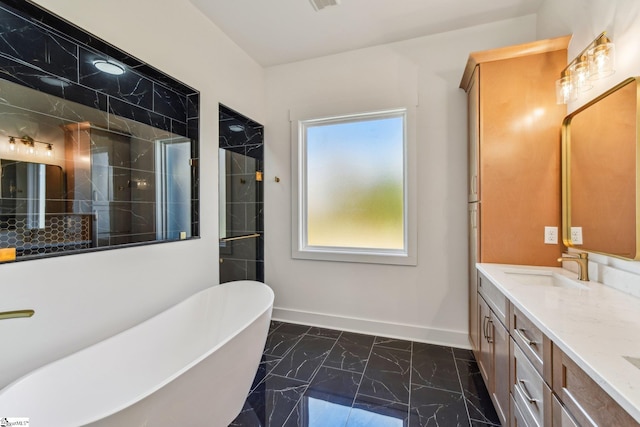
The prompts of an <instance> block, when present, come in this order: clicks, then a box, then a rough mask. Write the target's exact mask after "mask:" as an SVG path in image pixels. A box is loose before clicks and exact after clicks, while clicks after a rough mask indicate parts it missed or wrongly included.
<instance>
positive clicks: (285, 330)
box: [264, 323, 309, 357]
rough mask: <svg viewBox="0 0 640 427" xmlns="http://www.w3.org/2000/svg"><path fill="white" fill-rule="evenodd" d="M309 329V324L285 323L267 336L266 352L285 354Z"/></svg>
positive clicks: (273, 354) (275, 354) (277, 354)
mask: <svg viewBox="0 0 640 427" xmlns="http://www.w3.org/2000/svg"><path fill="white" fill-rule="evenodd" d="M308 330H309V326H301V325H294V324H291V323H284V324H282V325H280V326H278V329H276V330H275V331H273V332H272V333H271V334H269V335H268V336H267V342H266V344H265V346H264V354H269V355H272V356H280V357H281V356H284V355H285V354H287V352H288V351H289V350H291V348H292V347H293V346H294V345H295V344H296V343H297V342H298V341H299V340H300V338H302V336H303V335H304V334H305V333H306V332H307V331H308Z"/></svg>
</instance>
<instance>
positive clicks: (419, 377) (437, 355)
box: [411, 343, 462, 393]
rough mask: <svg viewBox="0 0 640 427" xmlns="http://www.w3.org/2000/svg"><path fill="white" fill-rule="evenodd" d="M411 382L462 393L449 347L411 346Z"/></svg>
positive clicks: (419, 344) (421, 344) (418, 344)
mask: <svg viewBox="0 0 640 427" xmlns="http://www.w3.org/2000/svg"><path fill="white" fill-rule="evenodd" d="M411 363H412V368H413V369H412V372H411V382H412V383H413V384H418V385H424V386H429V387H434V388H440V389H444V390H449V391H455V392H457V393H462V389H461V387H460V381H459V380H458V370H457V369H456V362H455V360H454V358H453V352H452V350H451V347H444V346H439V345H431V344H424V343H414V344H413V358H412V360H411Z"/></svg>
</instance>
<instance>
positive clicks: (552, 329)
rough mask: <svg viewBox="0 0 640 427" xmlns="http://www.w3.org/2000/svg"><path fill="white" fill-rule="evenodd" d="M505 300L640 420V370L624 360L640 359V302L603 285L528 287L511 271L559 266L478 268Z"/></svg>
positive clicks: (482, 265) (562, 271) (481, 265)
mask: <svg viewBox="0 0 640 427" xmlns="http://www.w3.org/2000/svg"><path fill="white" fill-rule="evenodd" d="M477 267H478V270H479V271H480V272H482V273H483V274H484V275H485V276H486V277H487V278H488V279H489V280H491V282H492V283H493V284H495V285H496V287H497V288H498V289H499V290H500V291H501V292H502V293H504V294H505V296H506V297H507V298H508V299H509V300H510V301H511V302H512V303H513V305H514V306H516V307H518V309H520V310H521V311H522V312H523V313H524V314H525V315H526V316H527V317H528V318H529V319H531V321H532V322H533V323H534V324H535V325H536V326H538V327H539V328H540V329H541V330H542V332H544V333H545V334H546V335H547V336H548V337H549V338H550V339H551V340H552V341H553V342H554V344H556V345H557V346H558V347H559V348H560V349H561V350H562V351H563V352H564V353H566V354H567V356H569V357H570V358H571V359H572V360H573V361H575V362H576V363H577V364H578V366H580V367H581V368H582V369H583V370H584V371H585V372H586V373H587V374H588V375H589V376H590V377H591V378H592V379H593V380H594V381H595V382H596V383H598V384H599V385H600V386H601V387H602V388H603V389H604V390H605V391H606V392H607V393H609V394H610V395H611V397H612V398H613V399H614V400H615V401H616V402H618V404H620V406H622V407H623V408H624V409H625V410H626V411H627V412H629V414H630V415H631V416H632V417H633V418H635V420H636V421H638V422H640V369H639V368H638V367H636V366H634V365H633V364H632V363H631V362H629V361H627V360H625V359H624V358H623V356H629V357H632V358H640V298H637V297H634V296H631V295H629V294H626V293H623V292H621V291H618V290H616V289H613V288H610V287H608V286H605V285H602V284H600V283H598V282H580V283H583V284H585V285H586V286H587V287H588V288H589V289H588V290H585V289H571V288H559V287H551V286H536V285H525V284H521V283H519V282H518V281H517V280H515V279H514V275H511V274H507V273H505V272H504V269H505V268H518V269H525V270H547V271H554V272H557V273H558V274H561V275H564V276H566V277H569V278H571V279H576V278H577V277H576V276H577V274H576V273H574V272H571V271H568V270H565V269H562V268H559V267H532V266H522V265H506V264H488V263H479V264H477Z"/></svg>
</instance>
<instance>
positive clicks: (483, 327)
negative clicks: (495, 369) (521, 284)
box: [476, 295, 493, 392]
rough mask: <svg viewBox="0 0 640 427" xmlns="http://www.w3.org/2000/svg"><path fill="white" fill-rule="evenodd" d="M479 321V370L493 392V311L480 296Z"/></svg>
mask: <svg viewBox="0 0 640 427" xmlns="http://www.w3.org/2000/svg"><path fill="white" fill-rule="evenodd" d="M478 319H479V323H480V325H479V326H480V336H479V341H478V347H479V350H478V353H479V354H478V357H477V358H476V359H477V362H478V368H479V369H480V373H481V374H482V378H483V379H484V382H485V384H486V386H487V389H488V390H489V391H490V392H491V390H492V388H493V381H492V379H491V376H490V375H489V372H490V371H491V369H492V367H491V359H492V350H493V348H492V345H491V338H490V335H489V332H490V331H489V326H490V325H491V324H490V323H489V321H490V320H491V310H490V309H489V306H488V305H487V303H486V302H485V301H484V298H482V297H481V296H480V295H478Z"/></svg>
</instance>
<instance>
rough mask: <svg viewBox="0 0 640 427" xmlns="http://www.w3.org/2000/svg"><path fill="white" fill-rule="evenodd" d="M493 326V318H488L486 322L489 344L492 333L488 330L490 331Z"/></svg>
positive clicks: (491, 342)
mask: <svg viewBox="0 0 640 427" xmlns="http://www.w3.org/2000/svg"><path fill="white" fill-rule="evenodd" d="M489 324H491V326H489ZM492 327H493V320H491V319H489V321H488V322H487V342H488V343H489V344H493V333H491V334H490V333H489V332H490V331H492V329H491V328H492Z"/></svg>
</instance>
